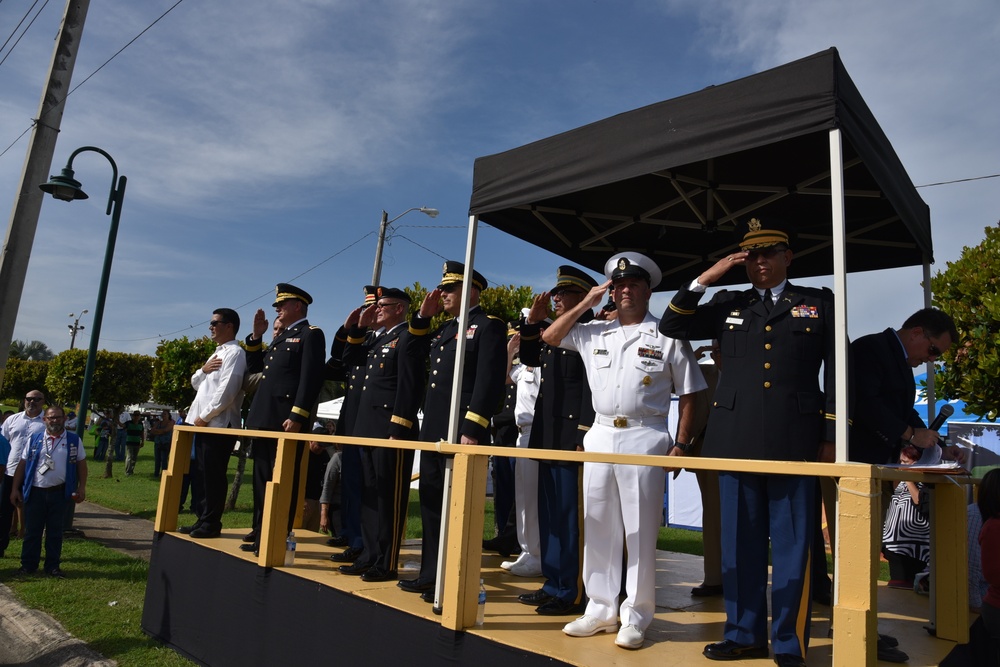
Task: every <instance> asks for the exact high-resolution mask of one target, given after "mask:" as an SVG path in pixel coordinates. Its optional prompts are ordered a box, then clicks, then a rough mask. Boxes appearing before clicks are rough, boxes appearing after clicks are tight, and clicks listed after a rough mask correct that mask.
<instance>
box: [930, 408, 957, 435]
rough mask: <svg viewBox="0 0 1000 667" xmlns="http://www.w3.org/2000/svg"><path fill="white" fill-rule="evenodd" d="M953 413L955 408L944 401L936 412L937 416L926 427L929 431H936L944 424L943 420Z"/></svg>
mask: <svg viewBox="0 0 1000 667" xmlns="http://www.w3.org/2000/svg"><path fill="white" fill-rule="evenodd" d="M954 413H955V408H953V407H951V404H950V403H945V404H944V405H942V406H941V410H940V411H939V412H938V413H937V417H935V418H934V421H932V422H931V425H930V426H928V427H927V428H928V429H930V430H931V431H937V430H938V429H940V428H941V427H942V426H944V421H945V420H946V419H947V418H948V417H951V416H952V415H953V414H954Z"/></svg>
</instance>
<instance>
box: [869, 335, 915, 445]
mask: <svg viewBox="0 0 1000 667" xmlns="http://www.w3.org/2000/svg"><path fill="white" fill-rule="evenodd" d="M892 343H894V341H891V340H889V339H888V332H883V333H882V334H879V335H875V336H865V337H863V338H859V339H858V340H857V341H855V343H854V345H852V346H851V353H852V359H851V363H852V371H853V386H854V396H855V401H856V402H855V406H854V415H853V420H854V423H855V425H856V426H857V427H858V428H861V429H864V431H866V432H868V433H870V434H871V433H874V434H875V435H876V436H877V437H878V438H879V439H880V440H881V441H882V442H883V443H885V444H887V445H895V444H896V441H897V440H898V439H899V438H900V437H901V436H902V435H903V432H904V431H906V427H907V426H912V427H914V428H926V424H924V421H923V420H922V419H921V418H920V415H919V414H918V413H917V411H916V409H914V407H913V400H914V397H913V392H912V391H910V390H909V385H910V382H911V380H910V378H909V377H907V376H905V375H903V374H902V373H905V372H907V371H908V369H907V368H905V367H903V366H901V365H900V363H899V358H900V351H899V350H894V349H892ZM896 396H900V397H903V400H904V401H905V402H903V403H900V402H898V401H896V400H893V398H894V397H896Z"/></svg>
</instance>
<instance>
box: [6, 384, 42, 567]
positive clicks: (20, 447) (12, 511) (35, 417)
mask: <svg viewBox="0 0 1000 667" xmlns="http://www.w3.org/2000/svg"><path fill="white" fill-rule="evenodd" d="M44 404H45V394H43V393H42V392H40V391H38V390H37V389H32V390H31V391H29V392H28V393H27V394H26V395H25V397H24V410H23V411H22V412H18V413H17V414H15V415H12V416H11V417H9V418H8V419H5V420H4V422H3V424H2V425H0V435H2V436H3V437H4V438H6V440H7V442H8V443H10V450H9V451H8V453H7V456H6V457H5V458H4V459H3V462H4V463H5V464H6V466H7V468H6V470H5V471H4V477H3V483H2V484H0V556H2V555H3V553H4V551H6V550H7V545H9V544H10V536H11V529H12V528H14V531H15V532H17V529H16V527H17V526H21V527H22V529H23V527H24V513H23V512H22V511H21V509H20V508H19V507H16V506H15V505H14V504H13V501H12V500H11V496H12V495H13V492H14V473H15V472H16V471H17V465H18V463H19V462H20V461H21V452H22V451H24V449H25V448H26V447H27V446H28V441H29V440H30V439H31V437H32V436H33V435H35V434H36V433H42V432H43V431H45V420H44V418H43V416H42V407H43V406H44ZM18 518H20V520H18Z"/></svg>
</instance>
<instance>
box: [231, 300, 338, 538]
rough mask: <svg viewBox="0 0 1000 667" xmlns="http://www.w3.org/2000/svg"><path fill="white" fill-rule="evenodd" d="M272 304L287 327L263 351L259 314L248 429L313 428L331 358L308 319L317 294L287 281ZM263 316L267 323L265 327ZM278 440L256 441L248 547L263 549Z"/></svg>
mask: <svg viewBox="0 0 1000 667" xmlns="http://www.w3.org/2000/svg"><path fill="white" fill-rule="evenodd" d="M275 292H276V296H275V299H274V304H272V305H273V307H274V309H275V311H276V312H277V317H276V319H277V323H280V324H281V325H282V326H284V331H282V332H281V333H280V334H279V335H277V336H275V338H274V340H273V341H272V342H271V346H270V348H268V349H267V350H266V351H264V352H263V354H260V352H261V350H262V349H263V342H262V341H261V339H260V336H261V335H263V331H266V330H267V320H264V319H263V316H262V315H261V317H258V318H255V319H254V336H255V337H256V338H254V339H252V340H251V341H249V343H250V344H249V345H248V352H249V353H248V355H247V365H248V369H247V371H248V372H250V373H253V372H260V373H261V378H260V384H259V385H258V386H257V391H256V392H255V393H254V397H253V402H252V403H251V404H250V412H249V414H248V415H247V418H246V420H245V425H246V427H247V428H248V429H256V430H262V431H285V432H288V433H300V432H303V431H306V432H308V431H309V428H310V427H311V426H312V421H313V418H314V417H315V414H316V399H317V397H318V396H319V390H320V388H321V387H322V386H323V364H324V362H325V360H326V339H325V338H324V336H323V331H322V330H321V329H320V328H319V327H314V326H310V324H309V320H307V319H306V315H307V313H308V309H309V304H311V303H312V297H311V296H309V294H308V292H306V291H305V290H302V289H299V288H298V287H295V286H294V285H290V284H288V283H279V284H278V285H277V287H276V288H275ZM261 320H262V322H263V326H262V327H261V326H260V325H261ZM304 447H305V443H304V442H299V443H298V444H297V446H296V457H295V461H296V463H295V477H294V482H293V484H292V498H293V499H294V498H297V497H298V483H299V463H298V462H299V461H300V460H301V457H302V452H303V449H304ZM277 451H278V441H277V440H275V439H271V438H255V439H254V442H253V531H252V532H251V533H250V535H248V536H247V537H246V538H244V541H246V542H247V544H244V545H242V547H241V548H242V549H243V550H244V551H254V552H256V551H257V550H258V549H259V545H260V530H261V524H262V522H263V516H264V492H265V489H266V487H267V483H268V482H269V481H271V475H272V473H273V471H274V463H275V460H276V459H277ZM295 505H296V503H295V502H294V500H293V502H292V503H291V507H289V512H288V526H287V529H288V530H291V529H292V522H293V521H294V519H295V511H296V509H297V508H296V506H295Z"/></svg>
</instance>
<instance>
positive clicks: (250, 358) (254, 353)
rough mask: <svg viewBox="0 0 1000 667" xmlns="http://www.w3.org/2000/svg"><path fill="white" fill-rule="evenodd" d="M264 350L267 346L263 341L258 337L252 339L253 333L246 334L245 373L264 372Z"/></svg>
mask: <svg viewBox="0 0 1000 667" xmlns="http://www.w3.org/2000/svg"><path fill="white" fill-rule="evenodd" d="M266 350H267V346H266V345H264V341H263V340H262V339H260V338H258V339H257V340H254V337H253V334H247V337H246V353H247V373H263V372H264V352H265V351H266Z"/></svg>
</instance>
